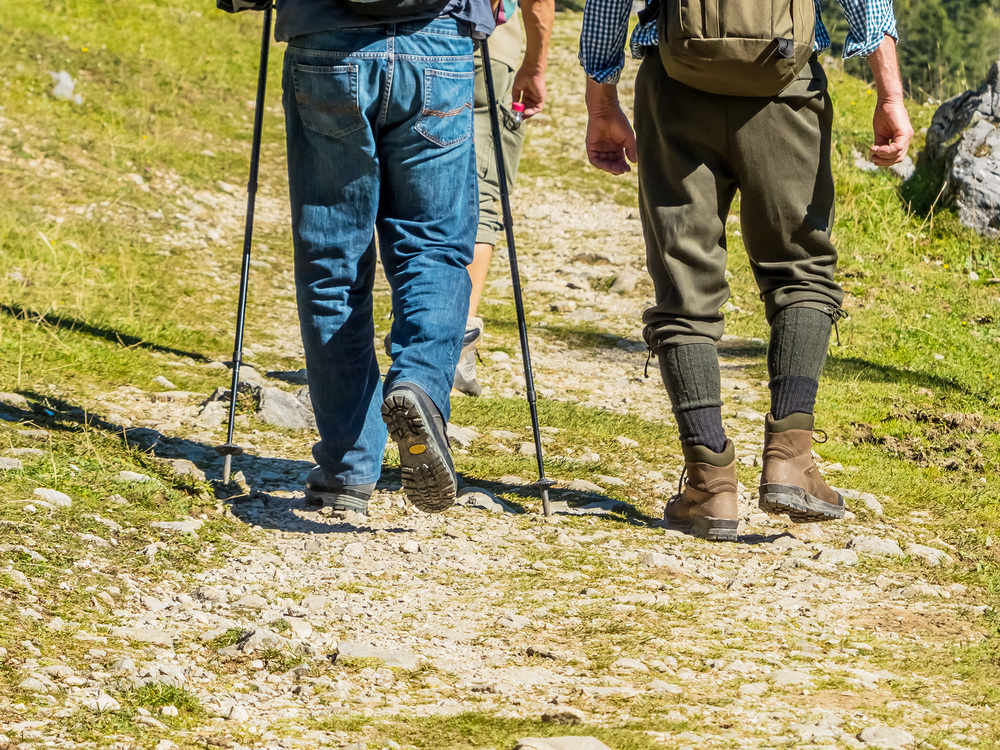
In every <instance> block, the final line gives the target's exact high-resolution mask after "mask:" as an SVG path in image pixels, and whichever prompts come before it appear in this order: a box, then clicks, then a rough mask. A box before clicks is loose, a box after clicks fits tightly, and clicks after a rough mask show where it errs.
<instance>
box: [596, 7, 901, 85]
mask: <svg viewBox="0 0 1000 750" xmlns="http://www.w3.org/2000/svg"><path fill="white" fill-rule="evenodd" d="M647 2H648V0H647ZM839 2H840V4H841V6H842V7H843V8H844V14H845V15H846V16H847V24H848V27H849V30H848V32H847V39H846V40H845V42H844V57H855V56H857V55H861V56H864V57H867V56H868V55H870V54H871V53H872V52H874V51H875V50H876V49H877V48H878V46H879V45H880V44H881V43H882V39H883V37H884V36H885V35H886V34H888V35H889V36H891V37H893V38H894V39H896V38H898V37H897V34H896V17H895V15H894V14H893V11H892V0H839ZM815 3H816V41H815V47H816V50H817V51H818V50H821V49H826V48H827V47H829V46H830V35H829V33H827V30H826V27H825V26H824V25H823V21H822V20H820V7H819V0H815ZM631 12H632V0H587V3H586V5H585V6H584V10H583V31H582V32H581V33H580V62H581V63H582V64H583V69H584V71H585V72H586V74H587V75H588V76H589V77H590V78H593V79H594V80H595V81H597V83H618V77H619V76H620V75H621V72H622V68H624V67H625V37H626V35H627V34H628V19H629V14H630V13H631ZM657 38H658V35H657V32H656V19H655V18H654V19H652V20H651V21H648V22H647V23H645V24H640V25H638V26H636V27H635V31H633V32H632V39H631V43H630V45H629V46H630V48H631V51H632V57H635V58H640V57H642V56H643V54H644V53H645V50H647V49H648V48H650V47H655V46H656V43H657Z"/></svg>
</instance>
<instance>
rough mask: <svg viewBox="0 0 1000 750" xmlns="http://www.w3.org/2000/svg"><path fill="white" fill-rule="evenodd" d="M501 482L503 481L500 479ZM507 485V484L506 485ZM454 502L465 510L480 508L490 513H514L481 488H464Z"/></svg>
mask: <svg viewBox="0 0 1000 750" xmlns="http://www.w3.org/2000/svg"><path fill="white" fill-rule="evenodd" d="M501 481H503V480H502V479H501ZM508 484H509V483H508ZM456 502H457V503H458V504H459V505H464V506H465V507H467V508H482V509H483V510H488V511H489V512H490V513H514V512H516V511H515V510H514V508H513V507H512V506H510V505H508V504H507V503H505V502H504V501H503V500H501V499H500V498H498V497H497V496H496V495H494V494H493V493H492V492H490V491H489V490H484V489H483V488H482V487H466V488H464V489H463V490H462V491H461V492H459V493H458V497H457V498H456Z"/></svg>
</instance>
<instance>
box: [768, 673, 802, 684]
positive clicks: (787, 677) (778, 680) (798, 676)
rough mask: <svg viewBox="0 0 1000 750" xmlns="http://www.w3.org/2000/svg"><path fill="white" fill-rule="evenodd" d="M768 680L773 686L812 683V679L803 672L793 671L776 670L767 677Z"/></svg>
mask: <svg viewBox="0 0 1000 750" xmlns="http://www.w3.org/2000/svg"><path fill="white" fill-rule="evenodd" d="M768 679H769V680H770V681H771V682H772V683H773V684H775V685H779V686H785V685H808V684H811V683H812V677H810V676H809V675H807V674H806V673H805V672H797V671H795V670H794V669H776V670H774V671H773V672H771V674H770V675H769V676H768Z"/></svg>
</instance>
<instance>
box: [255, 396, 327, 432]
mask: <svg viewBox="0 0 1000 750" xmlns="http://www.w3.org/2000/svg"><path fill="white" fill-rule="evenodd" d="M259 395H260V410H259V411H258V412H257V416H258V417H260V418H261V419H262V420H263V421H264V422H267V423H268V424H273V425H274V426H275V427H285V428H288V429H291V430H311V429H315V428H316V418H315V417H314V416H313V413H312V411H311V410H310V409H309V407H308V406H306V405H305V404H304V403H303V402H302V401H301V400H300V399H299V398H298V397H297V396H296V395H295V394H294V393H289V392H287V391H283V390H281V389H280V388H275V387H273V386H265V387H263V388H261V389H260V394H259Z"/></svg>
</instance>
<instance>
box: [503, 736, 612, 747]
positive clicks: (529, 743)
mask: <svg viewBox="0 0 1000 750" xmlns="http://www.w3.org/2000/svg"><path fill="white" fill-rule="evenodd" d="M514 750H611V748H610V747H608V746H607V745H605V744H604V743H603V742H601V741H600V740H599V739H597V738H596V737H544V738H542V737H522V738H521V739H519V740H518V741H517V746H516V747H515V748H514Z"/></svg>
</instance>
